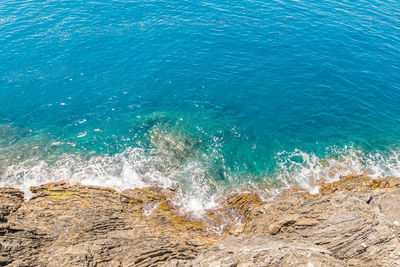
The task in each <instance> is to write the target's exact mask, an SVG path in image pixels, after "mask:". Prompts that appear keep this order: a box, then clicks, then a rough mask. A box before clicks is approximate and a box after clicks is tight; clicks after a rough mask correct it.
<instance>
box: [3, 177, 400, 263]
mask: <svg viewBox="0 0 400 267" xmlns="http://www.w3.org/2000/svg"><path fill="white" fill-rule="evenodd" d="M31 190H32V193H33V197H32V198H31V199H30V200H28V201H26V202H24V201H23V193H22V192H20V191H19V190H16V189H11V188H1V189H0V266H314V267H316V266H400V243H399V234H400V226H399V225H400V223H399V222H400V212H399V209H398V207H399V204H400V179H399V178H395V177H391V178H385V179H380V180H372V179H370V178H368V177H346V178H344V179H343V180H341V181H339V182H337V183H333V184H329V185H322V188H321V190H320V194H318V195H309V194H307V193H305V192H302V191H300V190H289V191H285V192H283V193H282V194H281V195H280V196H278V197H277V198H275V199H274V200H271V201H268V202H260V200H259V199H258V198H257V196H255V195H252V194H243V195H240V194H239V195H238V194H236V195H233V196H230V197H228V198H227V200H226V205H225V206H224V207H222V209H221V212H222V211H223V212H227V211H229V214H238V215H240V216H241V225H240V226H238V227H237V228H235V227H234V226H229V227H226V228H224V229H225V230H224V231H223V232H222V233H221V234H216V233H213V232H210V231H207V225H206V224H205V223H204V222H206V221H207V220H204V221H196V220H191V219H190V218H185V217H182V216H179V215H178V214H179V213H178V212H177V210H176V209H175V208H174V207H173V205H172V204H171V203H170V202H169V201H168V199H169V198H170V197H171V194H173V192H171V191H168V190H155V189H152V190H150V189H149V190H144V189H134V190H128V191H126V192H123V193H118V192H116V191H114V190H112V189H106V188H100V187H89V186H81V185H75V186H71V185H68V184H66V183H54V184H46V185H42V186H38V187H33V188H31ZM233 211H234V212H233ZM209 216H210V219H209V220H213V219H214V220H219V218H224V217H223V216H222V217H218V211H213V212H210V214H209Z"/></svg>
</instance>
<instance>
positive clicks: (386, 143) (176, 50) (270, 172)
mask: <svg viewBox="0 0 400 267" xmlns="http://www.w3.org/2000/svg"><path fill="white" fill-rule="evenodd" d="M350 174H368V175H371V176H372V177H385V176H391V175H397V176H400V2H399V1H390V0H387V1H378V0H365V1H345V0H339V1H320V0H309V1H277V0H264V1H257V0H256V1H246V0H233V1H217V0H206V1H189V0H169V1H163V0H160V1H153V0H141V1H134V0H133V1H131V0H114V1H105V0H98V1H77V0H68V1H67V0H64V1H60V0H40V1H39V0H25V1H21V0H18V1H16V0H3V1H1V2H0V186H16V187H18V188H22V189H24V190H26V191H28V188H29V186H31V185H38V184H42V183H45V182H49V181H60V180H65V181H69V182H71V183H82V184H88V185H100V186H107V187H112V188H116V189H118V190H124V189H127V188H134V187H146V186H150V185H157V186H161V187H172V188H175V189H176V195H175V197H174V199H173V202H174V203H175V204H176V205H178V206H180V207H181V209H182V210H184V211H188V212H194V213H196V214H201V213H202V211H204V210H205V209H208V208H213V207H215V206H216V205H218V201H220V200H221V199H222V198H223V197H224V195H226V194H228V193H229V192H232V191H235V190H255V191H257V192H259V193H260V194H265V195H266V196H270V195H273V194H276V193H277V192H279V191H280V190H282V189H283V188H288V187H292V186H300V187H303V188H304V189H305V190H309V191H310V192H311V193H316V192H318V186H317V184H318V181H321V180H323V181H328V182H329V181H334V180H337V179H339V177H340V176H341V175H350Z"/></svg>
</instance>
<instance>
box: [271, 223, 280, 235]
mask: <svg viewBox="0 0 400 267" xmlns="http://www.w3.org/2000/svg"><path fill="white" fill-rule="evenodd" d="M280 229H281V227H280V226H279V225H278V224H275V223H274V224H271V225H270V226H269V228H268V230H269V233H270V234H271V235H276V234H277V233H278V232H279V230H280Z"/></svg>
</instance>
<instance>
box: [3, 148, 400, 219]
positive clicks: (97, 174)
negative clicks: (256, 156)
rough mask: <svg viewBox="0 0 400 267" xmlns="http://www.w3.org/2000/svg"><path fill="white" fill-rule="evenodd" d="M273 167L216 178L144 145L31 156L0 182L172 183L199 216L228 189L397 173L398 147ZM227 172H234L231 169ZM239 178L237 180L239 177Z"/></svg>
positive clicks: (290, 160) (268, 190)
mask: <svg viewBox="0 0 400 267" xmlns="http://www.w3.org/2000/svg"><path fill="white" fill-rule="evenodd" d="M275 160H276V167H275V168H274V170H273V171H272V172H270V173H267V172H266V173H264V174H262V175H261V177H258V179H254V178H253V177H251V176H250V175H249V176H248V177H239V178H240V179H230V181H232V182H233V183H236V184H230V186H229V187H227V184H226V183H223V182H221V181H218V180H217V179H215V177H213V176H212V174H211V173H210V171H209V168H210V167H209V166H207V165H206V164H205V163H204V162H201V161H199V160H191V161H186V162H184V163H182V162H179V163H177V161H175V160H174V159H173V157H171V155H165V154H163V153H160V152H159V151H156V150H154V151H147V150H145V149H143V148H128V149H126V150H125V151H124V152H122V153H118V154H115V155H112V156H110V155H89V156H88V155H82V154H62V155H60V156H57V157H55V156H54V157H53V158H50V159H46V160H43V159H42V160H39V159H38V158H35V157H34V158H31V159H27V160H24V161H23V162H20V163H16V164H12V165H8V166H6V167H5V168H4V170H3V171H2V172H1V177H0V186H2V187H4V186H11V187H17V188H20V189H22V190H24V191H25V192H26V193H27V197H29V187H30V186H34V185H40V184H43V183H47V182H56V181H67V182H69V183H71V184H75V183H80V184H83V185H95V186H103V187H110V188H114V189H117V190H119V191H122V190H124V189H130V188H136V187H138V188H145V187H149V186H158V187H162V188H173V189H174V190H175V194H174V197H173V199H172V200H171V201H172V202H173V203H174V204H175V205H176V206H178V207H180V209H181V210H182V211H183V212H190V213H192V214H196V215H201V214H202V213H203V212H204V211H205V210H208V209H212V208H216V207H217V206H218V203H219V201H221V200H222V199H223V198H224V196H225V195H226V194H228V193H229V192H232V191H235V190H240V189H251V190H253V191H256V192H258V193H259V194H260V195H261V196H264V197H271V196H274V195H276V194H277V193H279V192H280V191H281V190H283V189H285V188H290V187H293V186H296V187H301V188H304V189H305V190H308V191H309V192H310V193H317V192H318V189H319V187H318V182H321V181H325V182H333V181H336V180H338V179H339V178H340V177H341V176H347V175H355V174H364V175H369V176H370V177H372V178H377V177H386V176H400V151H397V150H390V151H389V152H378V151H376V152H374V153H366V152H363V151H362V150H359V149H356V148H355V147H353V146H344V147H342V148H339V147H330V148H328V149H327V150H326V154H325V155H324V156H322V157H318V156H317V155H316V154H313V153H306V152H304V151H301V150H298V149H296V150H294V151H291V152H288V151H282V152H280V153H277V154H276V158H275ZM230 175H231V176H232V175H234V174H230ZM238 181H241V182H238Z"/></svg>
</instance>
